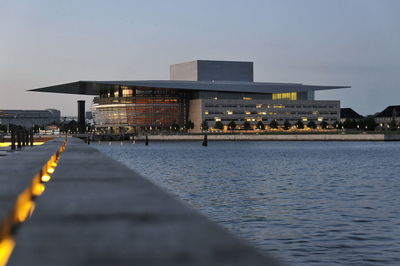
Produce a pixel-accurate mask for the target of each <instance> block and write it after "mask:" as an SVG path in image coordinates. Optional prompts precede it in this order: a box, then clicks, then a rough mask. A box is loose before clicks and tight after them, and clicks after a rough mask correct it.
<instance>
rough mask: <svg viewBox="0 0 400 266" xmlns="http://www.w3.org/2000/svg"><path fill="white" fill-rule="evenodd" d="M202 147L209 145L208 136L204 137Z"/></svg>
mask: <svg viewBox="0 0 400 266" xmlns="http://www.w3.org/2000/svg"><path fill="white" fill-rule="evenodd" d="M202 145H203V146H205V147H206V146H207V145H208V140H207V134H206V135H204V139H203V144H202Z"/></svg>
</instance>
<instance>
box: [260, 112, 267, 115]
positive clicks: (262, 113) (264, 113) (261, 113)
mask: <svg viewBox="0 0 400 266" xmlns="http://www.w3.org/2000/svg"><path fill="white" fill-rule="evenodd" d="M258 114H259V115H266V114H267V112H258Z"/></svg>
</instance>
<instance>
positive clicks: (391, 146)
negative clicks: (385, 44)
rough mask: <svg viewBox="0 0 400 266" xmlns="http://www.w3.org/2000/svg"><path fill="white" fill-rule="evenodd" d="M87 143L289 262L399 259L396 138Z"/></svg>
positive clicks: (399, 172) (398, 148)
mask: <svg viewBox="0 0 400 266" xmlns="http://www.w3.org/2000/svg"><path fill="white" fill-rule="evenodd" d="M94 146H95V147H96V148H98V149H100V150H101V151H103V152H106V153H107V154H108V155H109V156H111V157H113V158H114V159H116V160H119V161H121V162H122V163H124V164H126V165H127V166H129V167H131V168H132V169H134V170H136V171H137V172H139V173H140V174H142V175H144V176H146V177H148V178H149V179H150V180H152V181H153V182H155V183H156V184H158V185H160V186H162V187H163V188H165V189H166V190H168V191H171V192H172V193H174V194H176V195H178V196H179V197H180V198H182V199H184V200H185V201H187V202H189V204H191V205H192V206H193V207H194V208H196V209H198V210H200V211H201V212H203V213H204V214H206V215H207V216H208V217H210V219H212V220H214V221H216V222H218V223H220V224H221V225H223V226H224V227H226V228H228V229H229V230H230V231H231V232H233V233H235V234H236V235H238V236H239V237H241V238H244V239H246V240H247V241H248V242H251V243H253V244H255V245H256V246H258V247H259V248H260V249H262V250H265V251H267V252H268V253H272V254H275V255H277V256H278V257H280V258H283V259H284V260H286V261H287V262H289V263H290V264H295V265H327V264H329V265H331V264H340V265H343V264H345V265H354V264H357V265H360V264H363V265H377V264H385V265H387V264H397V263H398V262H399V261H400V254H399V250H400V207H399V206H400V143H398V142H209V146H208V147H202V146H201V142H150V145H149V146H144V145H143V144H142V143H138V144H135V145H133V144H127V143H126V144H124V145H122V146H121V145H120V144H119V143H118V144H116V143H114V144H113V145H102V144H100V145H99V144H96V145H94Z"/></svg>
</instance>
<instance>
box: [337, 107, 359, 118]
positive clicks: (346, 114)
mask: <svg viewBox="0 0 400 266" xmlns="http://www.w3.org/2000/svg"><path fill="white" fill-rule="evenodd" d="M340 118H348V119H361V118H363V116H362V115H360V114H359V113H357V112H356V111H354V110H353V109H351V108H340Z"/></svg>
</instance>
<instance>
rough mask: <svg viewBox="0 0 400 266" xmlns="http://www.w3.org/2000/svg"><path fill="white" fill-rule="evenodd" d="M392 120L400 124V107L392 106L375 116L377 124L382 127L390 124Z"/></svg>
mask: <svg viewBox="0 0 400 266" xmlns="http://www.w3.org/2000/svg"><path fill="white" fill-rule="evenodd" d="M392 119H395V120H396V122H397V123H398V124H399V123H400V105H390V106H388V107H386V108H385V109H384V110H383V111H382V112H380V113H379V114H377V115H376V116H375V122H376V123H377V124H379V125H380V126H385V125H387V124H389V123H390V121H392Z"/></svg>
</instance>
